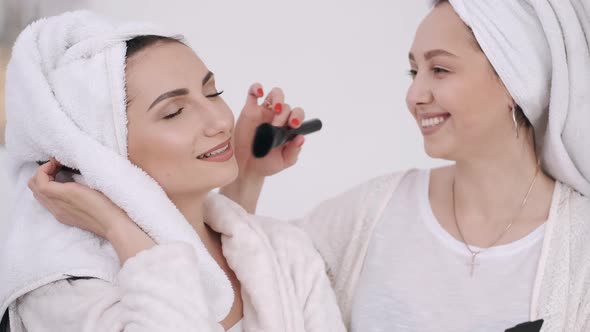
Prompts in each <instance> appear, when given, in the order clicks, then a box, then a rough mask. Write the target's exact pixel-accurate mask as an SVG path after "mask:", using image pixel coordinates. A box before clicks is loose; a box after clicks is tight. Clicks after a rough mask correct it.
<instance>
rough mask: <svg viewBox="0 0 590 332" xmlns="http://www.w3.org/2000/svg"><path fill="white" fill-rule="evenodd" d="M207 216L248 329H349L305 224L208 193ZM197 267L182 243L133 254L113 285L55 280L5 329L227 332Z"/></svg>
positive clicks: (14, 312) (15, 308)
mask: <svg viewBox="0 0 590 332" xmlns="http://www.w3.org/2000/svg"><path fill="white" fill-rule="evenodd" d="M206 217H207V221H208V222H207V223H208V224H209V225H210V226H211V227H212V228H213V229H214V230H215V231H217V232H220V233H221V234H222V243H223V254H224V256H225V257H226V258H227V261H228V264H229V266H230V267H231V269H232V270H233V271H234V272H235V273H236V276H237V278H238V279H239V280H240V282H241V287H242V289H241V294H242V299H243V303H244V318H243V328H244V331H268V332H279V331H281V332H282V331H284V332H287V331H293V332H295V331H302V332H303V331H308V332H311V331H317V332H326V331H335V332H337V331H345V329H344V325H343V323H342V319H341V316H340V312H339V310H338V306H337V304H336V298H335V296H334V293H333V291H332V288H331V287H330V282H329V280H328V278H327V276H326V273H325V265H324V262H323V261H322V259H321V258H320V256H319V255H318V254H317V252H316V251H315V250H314V249H313V245H312V243H311V241H310V239H309V238H308V236H307V235H306V234H305V233H304V232H303V231H302V230H300V229H298V228H296V227H294V226H292V225H289V224H288V223H285V222H278V221H275V220H265V219H264V218H259V217H252V216H249V215H247V213H246V212H245V211H244V210H242V209H241V208H240V207H239V206H237V205H236V204H235V203H233V202H231V201H229V200H228V199H227V198H224V197H222V196H220V195H213V196H211V197H210V200H209V202H208V207H207V213H206ZM255 219H256V220H255ZM198 265H199V261H198V259H197V256H196V255H195V251H194V249H193V248H192V246H190V245H189V244H186V243H181V242H180V243H172V244H165V245H158V246H156V247H154V248H152V249H149V250H146V251H143V252H140V253H139V254H138V255H136V256H135V257H132V258H130V259H129V260H128V261H127V262H126V263H125V264H124V265H123V266H122V268H121V270H120V271H119V273H118V275H117V279H116V281H115V282H114V283H110V282H107V281H104V280H101V279H94V278H92V279H79V278H78V279H72V280H61V281H56V282H53V283H51V284H48V285H46V286H42V287H41V288H38V289H36V290H34V291H32V292H30V293H28V294H26V295H24V296H22V297H21V298H19V299H18V300H17V301H16V302H14V303H13V304H12V305H11V306H10V309H9V312H10V325H11V331H12V332H24V331H28V332H36V331H60V332H68V331H72V332H74V331H76V332H78V331H88V332H90V331H97V332H98V331H100V332H109V331H112V332H119V331H126V332H131V331H142V332H151V331H199V332H214V331H215V332H217V331H223V328H222V327H221V325H219V324H218V323H217V322H216V320H215V317H214V315H212V314H211V312H210V310H209V304H208V299H207V298H206V296H204V294H203V289H202V287H203V286H202V282H201V280H199V269H198Z"/></svg>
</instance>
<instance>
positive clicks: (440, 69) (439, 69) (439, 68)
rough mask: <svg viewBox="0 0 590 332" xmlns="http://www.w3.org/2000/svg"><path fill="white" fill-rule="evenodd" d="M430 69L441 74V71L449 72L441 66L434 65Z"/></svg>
mask: <svg viewBox="0 0 590 332" xmlns="http://www.w3.org/2000/svg"><path fill="white" fill-rule="evenodd" d="M432 71H433V72H434V73H435V74H443V73H448V72H449V71H448V70H447V69H445V68H442V67H434V68H432Z"/></svg>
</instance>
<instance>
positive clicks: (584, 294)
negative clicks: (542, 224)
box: [295, 172, 590, 332]
mask: <svg viewBox="0 0 590 332" xmlns="http://www.w3.org/2000/svg"><path fill="white" fill-rule="evenodd" d="M404 174H405V172H402V173H394V174H390V175H386V176H382V177H379V178H376V179H373V180H371V181H368V182H366V183H364V184H362V185H359V186H358V187H356V188H354V189H352V190H350V191H348V192H346V193H344V194H342V195H340V196H337V197H335V198H333V199H330V200H327V201H325V202H324V203H322V204H320V205H319V206H318V207H317V208H316V209H314V210H313V211H312V212H311V213H310V214H309V215H307V216H306V217H305V218H304V219H301V220H297V221H295V223H296V224H297V225H299V226H301V227H303V229H305V231H306V232H307V233H308V234H309V236H310V237H311V238H312V240H313V242H314V244H315V246H316V248H317V249H318V250H319V252H320V254H321V255H322V257H323V259H324V260H325V262H326V265H327V269H328V275H329V277H330V279H331V281H332V285H333V287H334V290H335V291H336V297H337V298H338V303H339V305H340V309H341V311H342V315H343V317H344V321H345V323H346V325H347V326H350V315H351V306H352V301H353V295H354V292H355V289H356V287H357V282H358V279H359V275H360V273H361V269H362V267H363V264H364V260H365V256H366V253H367V248H368V245H369V241H370V239H371V236H372V232H373V228H374V226H375V224H376V223H377V221H378V220H379V219H380V218H381V215H382V213H383V211H384V208H385V206H386V205H387V202H388V201H389V199H390V198H391V196H392V194H393V193H394V191H395V189H396V187H397V184H398V183H399V181H400V180H401V178H402V177H403V176H404ZM559 186H561V188H562V192H561V200H560V203H559V207H558V209H557V211H556V214H557V215H556V217H555V218H551V221H550V222H549V223H548V224H547V225H546V230H545V235H544V240H543V249H542V253H541V258H540V260H539V265H538V270H537V275H536V279H535V284H534V293H533V296H532V303H531V313H530V320H531V321H535V320H537V319H544V320H545V322H544V325H543V329H542V331H543V332H588V331H590V199H588V198H586V197H584V196H582V195H581V194H579V193H578V192H576V191H574V190H573V189H571V188H570V187H569V186H567V185H565V184H561V183H560V184H559Z"/></svg>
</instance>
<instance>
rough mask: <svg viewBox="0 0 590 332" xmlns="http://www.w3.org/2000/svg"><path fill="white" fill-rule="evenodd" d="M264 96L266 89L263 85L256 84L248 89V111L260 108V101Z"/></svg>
mask: <svg viewBox="0 0 590 332" xmlns="http://www.w3.org/2000/svg"><path fill="white" fill-rule="evenodd" d="M262 96H264V89H263V88H262V84H260V83H254V84H252V85H251V86H250V88H249V89H248V96H247V97H246V107H245V108H246V109H252V110H255V109H256V106H258V99H259V98H261V97H262Z"/></svg>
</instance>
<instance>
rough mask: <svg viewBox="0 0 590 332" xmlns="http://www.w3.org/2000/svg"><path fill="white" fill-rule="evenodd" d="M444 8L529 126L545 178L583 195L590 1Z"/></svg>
mask: <svg viewBox="0 0 590 332" xmlns="http://www.w3.org/2000/svg"><path fill="white" fill-rule="evenodd" d="M449 2H450V3H451V5H452V6H453V8H454V9H455V11H456V12H457V13H458V14H459V16H460V17H461V18H462V19H463V21H464V22H465V23H466V24H467V25H468V26H469V27H471V29H472V30H473V33H474V34H475V38H476V39H477V41H478V42H479V44H480V45H481V48H482V49H483V51H484V53H485V54H486V56H487V58H488V59H489V61H490V63H491V64H492V66H493V67H494V69H495V70H496V72H497V73H498V75H499V76H500V78H501V79H502V81H503V82H504V84H505V85H506V87H507V89H508V91H510V93H511V95H512V96H513V98H514V99H515V100H516V103H517V104H518V105H520V106H521V107H522V109H523V111H524V113H525V114H526V116H527V118H528V119H529V120H530V121H531V122H532V124H533V127H534V129H535V135H536V139H537V148H538V150H539V151H540V153H541V158H542V162H543V166H544V168H545V169H546V171H548V172H549V174H551V175H552V176H553V177H554V178H555V179H557V180H559V181H561V182H563V183H566V184H568V185H570V186H571V187H573V188H574V189H576V190H577V191H579V192H581V193H582V194H584V195H585V196H590V152H589V151H590V2H589V1H588V0H450V1H449Z"/></svg>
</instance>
